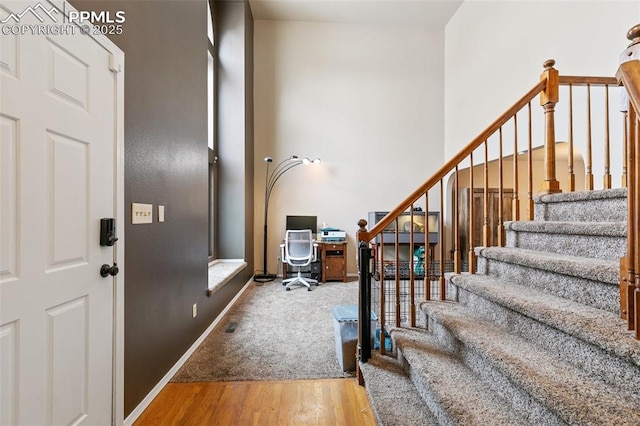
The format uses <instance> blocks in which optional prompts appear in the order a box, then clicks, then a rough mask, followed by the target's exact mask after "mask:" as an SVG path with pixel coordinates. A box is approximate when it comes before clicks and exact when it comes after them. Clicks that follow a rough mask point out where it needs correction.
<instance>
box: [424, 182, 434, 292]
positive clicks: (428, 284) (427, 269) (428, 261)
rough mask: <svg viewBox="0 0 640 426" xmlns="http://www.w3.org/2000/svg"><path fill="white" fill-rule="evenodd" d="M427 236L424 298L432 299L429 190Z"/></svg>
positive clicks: (426, 208) (426, 218)
mask: <svg viewBox="0 0 640 426" xmlns="http://www.w3.org/2000/svg"><path fill="white" fill-rule="evenodd" d="M424 214H425V215H426V216H425V222H426V225H425V236H424V244H425V245H424V251H425V253H424V299H425V300H431V268H430V266H431V262H432V261H433V256H432V255H431V246H430V245H429V192H426V193H425V194H424Z"/></svg>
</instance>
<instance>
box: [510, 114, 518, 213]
mask: <svg viewBox="0 0 640 426" xmlns="http://www.w3.org/2000/svg"><path fill="white" fill-rule="evenodd" d="M518 191H519V188H518V115H517V114H516V115H514V116H513V201H512V202H511V220H520V200H519V199H518Z"/></svg>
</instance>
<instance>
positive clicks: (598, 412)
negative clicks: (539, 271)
mask: <svg viewBox="0 0 640 426" xmlns="http://www.w3.org/2000/svg"><path fill="white" fill-rule="evenodd" d="M421 308H422V309H423V311H424V312H425V313H426V314H427V315H429V316H430V318H431V320H435V321H436V322H438V323H440V324H441V325H442V326H443V327H445V328H446V329H447V330H448V331H449V332H450V333H452V334H453V335H454V336H455V337H456V339H457V340H459V341H460V342H461V343H462V344H463V345H464V347H465V348H467V350H471V351H474V352H475V353H477V354H479V355H480V356H481V357H483V358H484V362H485V363H488V364H489V365H491V366H492V367H493V368H494V370H495V371H499V372H500V373H501V374H502V375H504V376H505V377H507V378H508V379H509V380H510V381H511V383H512V384H513V385H514V386H516V387H518V388H519V389H522V390H524V391H525V392H526V393H527V394H528V395H530V396H531V397H533V398H534V399H535V400H537V401H539V402H540V403H542V404H543V405H545V406H547V407H548V408H549V410H550V411H551V412H553V413H554V414H555V415H556V416H558V417H559V418H561V419H562V420H563V421H565V422H567V423H569V424H580V425H596V424H640V409H639V407H640V398H638V397H637V395H636V396H632V395H630V394H625V393H623V392H621V391H620V390H619V389H614V388H613V387H611V386H608V385H606V384H605V383H603V382H600V381H598V380H596V379H594V378H592V377H591V376H590V375H588V374H586V373H584V372H582V371H580V370H578V369H577V368H575V367H573V366H572V365H570V364H567V363H566V362H564V361H562V360H561V359H560V358H557V357H554V356H552V355H550V354H548V353H546V352H545V351H542V350H540V348H539V347H537V346H535V345H533V344H532V343H530V342H527V341H526V340H524V339H522V338H519V337H517V336H515V335H512V334H508V333H505V332H503V331H501V330H499V329H497V328H496V327H495V326H493V325H492V324H490V323H487V322H486V321H484V320H482V319H480V318H479V317H478V316H477V315H474V314H473V313H472V312H471V311H470V310H469V309H468V308H466V307H465V306H462V305H460V304H458V303H450V302H424V303H422V305H421Z"/></svg>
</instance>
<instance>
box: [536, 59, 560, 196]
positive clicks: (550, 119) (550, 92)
mask: <svg viewBox="0 0 640 426" xmlns="http://www.w3.org/2000/svg"><path fill="white" fill-rule="evenodd" d="M555 64H556V61H554V60H553V59H549V60H547V61H545V63H544V72H543V73H542V75H540V79H541V80H546V82H547V86H546V87H545V89H544V91H543V92H542V93H541V94H540V105H541V106H542V107H543V108H544V117H545V126H546V131H545V139H544V162H545V179H544V182H542V185H541V188H540V193H541V194H553V193H556V192H562V191H561V190H560V182H558V181H557V180H556V130H555V120H554V114H555V107H556V103H558V100H559V93H560V77H559V74H558V70H556V69H555V68H553V66H554V65H555Z"/></svg>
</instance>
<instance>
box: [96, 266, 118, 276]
mask: <svg viewBox="0 0 640 426" xmlns="http://www.w3.org/2000/svg"><path fill="white" fill-rule="evenodd" d="M118 272H120V270H119V269H118V265H117V264H115V263H114V264H113V266H110V265H107V264H106V263H105V264H104V265H102V267H100V276H102V277H108V276H109V275H111V276H112V277H115V276H116V275H118Z"/></svg>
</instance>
